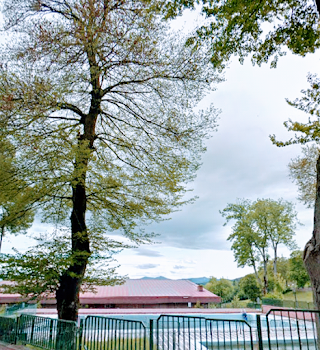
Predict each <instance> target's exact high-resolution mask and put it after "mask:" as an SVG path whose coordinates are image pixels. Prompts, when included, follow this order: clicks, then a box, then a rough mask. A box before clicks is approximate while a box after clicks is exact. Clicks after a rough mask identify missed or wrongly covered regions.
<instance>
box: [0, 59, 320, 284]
mask: <svg viewBox="0 0 320 350" xmlns="http://www.w3.org/2000/svg"><path fill="white" fill-rule="evenodd" d="M319 58H320V56H319V53H316V54H313V55H308V56H307V57H305V58H301V57H296V56H292V55H291V54H288V55H287V56H285V57H282V58H281V59H280V60H279V62H278V68H276V69H270V68H269V66H268V65H264V66H262V67H257V66H256V67H252V65H251V63H250V61H249V60H247V61H246V62H245V63H244V65H240V64H239V63H238V62H237V59H234V60H233V62H232V63H231V64H230V66H229V68H228V69H227V70H226V72H225V78H226V81H225V82H223V83H220V84H219V85H218V86H217V91H215V92H214V93H212V94H211V95H209V96H207V97H206V98H205V99H204V101H203V102H202V106H203V107H205V106H207V105H208V104H209V103H211V102H213V103H214V105H215V107H216V108H219V109H221V113H220V116H219V121H218V124H219V126H218V130H217V132H215V133H214V134H213V136H212V138H211V139H210V140H209V141H208V142H207V148H208V150H207V152H206V154H205V155H204V156H203V165H202V167H201V169H200V171H199V172H198V176H197V178H196V180H195V182H194V183H193V184H192V185H193V186H192V187H193V189H194V191H193V194H194V195H196V196H199V199H198V200H197V201H196V202H195V203H194V204H192V205H188V206H185V207H184V208H183V209H182V210H181V211H179V212H176V213H174V214H173V215H171V220H169V221H165V222H162V223H160V224H154V225H152V227H150V230H152V231H155V232H157V233H160V234H161V236H160V237H159V238H158V241H161V243H160V244H154V245H149V246H143V247H140V248H138V249H130V250H126V251H123V252H122V253H120V254H118V256H117V259H118V262H119V264H120V265H121V267H120V268H119V270H118V272H119V273H121V274H124V275H128V276H129V277H130V278H140V277H143V276H150V277H156V276H159V275H162V276H165V277H167V278H187V277H202V276H207V277H209V276H215V277H218V278H221V277H225V278H232V279H233V278H236V277H241V276H244V275H245V274H247V273H251V272H253V271H252V269H250V268H237V265H236V263H235V262H234V258H233V254H232V251H231V250H230V246H231V244H230V242H228V241H227V237H228V235H229V234H230V233H231V225H229V226H225V227H224V226H223V223H224V220H223V218H222V217H221V215H220V214H219V210H222V209H223V208H225V206H226V205H227V204H228V203H233V202H235V201H236V200H237V198H248V199H251V200H256V199H257V198H272V199H275V200H277V199H279V198H283V199H285V200H290V201H292V202H294V203H295V204H296V210H297V211H298V218H299V220H300V221H301V222H302V223H303V224H304V226H301V227H299V228H298V229H297V231H296V241H297V243H298V245H299V247H300V248H303V246H304V244H305V243H306V242H307V240H308V239H309V238H310V237H311V233H312V219H313V211H312V210H310V209H307V208H306V207H305V206H303V205H302V204H300V203H299V202H297V199H296V198H297V188H296V186H295V185H294V184H293V183H292V182H291V180H290V179H289V176H288V175H289V173H288V163H289V161H290V159H292V158H295V157H296V156H297V155H299V154H300V146H289V147H285V148H277V147H275V146H274V145H272V143H271V141H270V140H269V135H270V134H276V135H277V137H278V139H281V140H286V139H288V138H289V137H290V134H289V133H288V132H287V131H286V129H285V127H284V126H283V122H284V121H286V120H288V119H289V118H292V119H293V120H300V121H303V120H306V118H307V117H308V116H307V115H306V114H304V113H303V112H300V111H298V110H295V109H294V108H293V107H290V106H289V105H288V104H287V103H286V101H285V98H286V97H287V98H289V99H294V98H296V97H299V96H300V90H301V89H303V88H306V87H307V86H308V84H307V79H306V76H307V74H308V72H311V73H317V67H318V65H319ZM42 229H43V227H42V226H40V225H39V224H37V225H35V226H34V229H33V230H34V231H35V230H39V231H41V230H42ZM26 244H27V240H26V238H23V237H22V238H21V237H19V239H18V240H17V239H14V238H10V241H8V240H6V241H5V242H4V245H3V251H4V252H9V249H10V248H11V247H12V246H16V247H18V248H19V247H20V248H22V247H26ZM281 254H282V255H283V256H289V252H288V251H287V250H286V249H285V248H281V249H280V255H281Z"/></svg>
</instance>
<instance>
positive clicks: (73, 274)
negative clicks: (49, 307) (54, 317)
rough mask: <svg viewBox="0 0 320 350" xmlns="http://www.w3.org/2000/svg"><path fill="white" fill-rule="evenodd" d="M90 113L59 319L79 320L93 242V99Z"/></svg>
mask: <svg viewBox="0 0 320 350" xmlns="http://www.w3.org/2000/svg"><path fill="white" fill-rule="evenodd" d="M91 106H94V107H91V109H90V112H89V114H88V115H87V116H86V117H85V118H84V119H83V125H84V133H83V135H81V136H79V141H78V142H79V144H78V145H79V147H78V150H79V153H78V155H77V156H76V160H75V166H74V168H75V174H77V175H75V185H73V187H72V204H73V209H72V214H71V218H70V219H71V234H72V252H71V257H72V263H71V265H70V267H69V268H68V270H67V271H65V273H64V274H63V275H62V276H61V277H60V281H59V282H60V284H59V288H58V290H57V291H56V299H57V310H58V317H59V319H63V320H70V321H77V319H78V308H79V293H80V288H81V284H82V281H83V277H84V274H85V270H86V267H87V264H88V260H89V257H90V254H91V253H90V241H89V236H88V232H87V226H86V219H85V214H86V210H87V195H86V175H87V166H88V163H89V159H90V155H91V152H92V149H93V142H94V138H95V125H96V120H97V115H98V111H99V103H97V100H96V99H94V98H93V100H92V101H91Z"/></svg>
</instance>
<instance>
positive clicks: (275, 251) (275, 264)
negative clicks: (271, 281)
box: [273, 247, 278, 277]
mask: <svg viewBox="0 0 320 350" xmlns="http://www.w3.org/2000/svg"><path fill="white" fill-rule="evenodd" d="M273 250H274V260H273V273H274V277H276V276H277V272H278V271H277V262H278V255H277V247H274V248H273Z"/></svg>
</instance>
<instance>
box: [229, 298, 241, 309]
mask: <svg viewBox="0 0 320 350" xmlns="http://www.w3.org/2000/svg"><path fill="white" fill-rule="evenodd" d="M231 307H233V308H235V309H236V308H239V307H241V302H240V299H239V297H238V296H237V295H235V296H234V297H233V299H232V300H231Z"/></svg>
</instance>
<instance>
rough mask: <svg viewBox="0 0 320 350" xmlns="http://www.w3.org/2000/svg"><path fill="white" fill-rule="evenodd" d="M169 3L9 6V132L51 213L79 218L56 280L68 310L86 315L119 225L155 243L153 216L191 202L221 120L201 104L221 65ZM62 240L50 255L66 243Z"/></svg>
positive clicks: (51, 218) (5, 95)
mask: <svg viewBox="0 0 320 350" xmlns="http://www.w3.org/2000/svg"><path fill="white" fill-rule="evenodd" d="M161 5H162V3H160V2H158V1H156V0H154V1H152V0H140V1H138V0H137V1H136V0H132V1H122V0H111V1H103V0H80V1H78V0H62V1H60V0H22V1H21V0H5V1H4V4H3V15H4V19H5V30H6V31H7V33H8V40H7V42H6V43H5V44H4V45H3V46H2V48H1V54H0V63H1V65H0V136H1V135H6V136H7V137H9V138H10V140H11V142H12V144H13V145H14V146H15V147H16V148H17V149H18V150H19V151H18V152H17V154H16V156H15V157H16V161H17V162H18V164H19V169H20V171H21V172H22V173H23V177H24V179H25V181H26V182H27V184H28V186H29V187H30V188H31V189H32V202H33V203H34V207H35V208H39V209H41V210H40V211H38V214H39V215H42V219H43V220H45V221H48V222H51V223H55V224H57V223H59V224H61V225H63V224H64V225H67V223H68V221H69V218H70V221H71V225H70V226H71V229H70V236H69V240H68V238H66V237H65V236H64V238H65V239H67V245H66V246H65V247H64V248H63V250H62V252H63V254H62V255H61V259H62V261H63V262H64V264H62V266H63V267H64V268H62V269H61V266H60V267H57V268H58V269H59V271H58V274H57V275H55V276H58V277H57V278H55V281H56V283H55V284H54V285H55V286H53V288H52V290H55V291H56V299H57V309H58V316H59V318H61V319H67V320H76V318H77V311H78V303H79V291H80V288H81V284H82V282H83V280H84V277H85V272H86V268H87V265H88V262H90V259H93V260H94V259H96V258H97V257H99V255H101V254H103V251H104V250H108V245H109V243H110V242H111V248H109V250H110V249H111V250H112V247H113V246H117V243H114V242H112V241H110V240H108V236H107V233H108V231H114V230H118V231H119V230H121V232H122V234H123V235H124V236H125V238H126V239H128V240H130V241H131V242H134V243H137V244H139V243H143V242H148V241H150V239H151V238H152V235H149V234H146V233H144V231H143V225H145V224H148V223H150V222H151V221H153V220H160V219H161V217H162V216H163V215H166V214H169V213H170V212H171V211H172V210H174V209H175V208H178V207H179V206H181V205H182V204H184V203H185V202H186V201H185V200H184V199H183V198H182V197H183V195H184V194H185V192H186V184H187V183H188V182H190V181H191V180H192V179H193V178H194V176H195V172H196V170H197V169H198V167H199V164H200V154H201V153H202V152H203V151H204V150H205V147H204V146H203V142H202V141H203V140H204V139H205V138H206V137H207V136H208V135H209V134H210V132H211V131H212V130H214V128H215V111H214V110H213V109H212V108H209V109H208V110H207V111H203V110H200V109H199V108H196V107H197V104H198V102H199V101H200V100H201V99H202V97H203V96H204V94H205V93H206V92H208V91H211V88H212V83H213V81H214V80H215V78H216V77H215V75H214V71H213V69H212V68H211V67H210V66H208V65H207V64H206V63H207V56H206V53H205V51H204V50H193V49H192V48H191V47H185V46H184V40H183V38H180V37H179V36H177V35H174V34H172V33H171V32H170V31H169V30H168V25H167V24H166V23H164V22H162V21H161V17H160V15H159V9H161ZM195 108H196V109H195ZM57 241H58V242H60V243H61V241H59V239H56V240H55V239H54V240H53V241H52V242H53V243H52V244H51V243H50V244H49V247H50V249H49V248H48V251H49V253H50V252H52V251H57V250H58V251H61V249H60V250H59V249H58V248H59V247H60V246H59V245H58V247H56V246H55V244H56V243H55V242H57ZM62 241H63V240H62ZM60 243H59V244H60ZM66 252H67V253H68V254H67V255H68V256H67V257H65V253H66ZM33 257H34V255H32V254H31V255H30V254H29V258H30V261H31V263H32V261H34V259H33ZM20 258H21V257H20V256H18V259H20ZM66 258H67V260H66ZM10 259H12V257H6V258H5V259H4V260H5V261H4V265H3V266H4V273H3V275H4V276H6V273H7V276H13V274H12V273H11V270H10V269H11V267H12V266H14V264H11V265H10V262H11V260H10ZM20 261H21V259H20ZM44 261H45V260H44ZM48 261H50V260H48ZM26 268H27V271H29V267H28V266H27V267H26ZM20 272H21V269H20V270H19V271H18V273H19V276H20ZM10 273H11V275H10ZM49 275H50V274H49ZM19 278H20V277H19ZM43 286H44V287H43V290H42V292H43V293H45V292H46V291H47V290H46V286H47V285H46V283H43ZM28 288H29V292H30V293H32V284H31V285H29V287H28V286H26V285H25V286H24V291H25V294H28V293H27V291H28ZM38 292H39V293H40V292H41V291H40V290H39V291H38Z"/></svg>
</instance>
